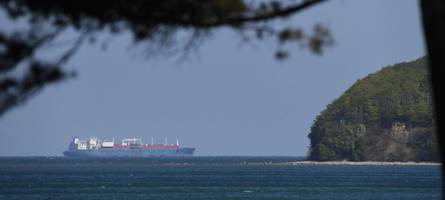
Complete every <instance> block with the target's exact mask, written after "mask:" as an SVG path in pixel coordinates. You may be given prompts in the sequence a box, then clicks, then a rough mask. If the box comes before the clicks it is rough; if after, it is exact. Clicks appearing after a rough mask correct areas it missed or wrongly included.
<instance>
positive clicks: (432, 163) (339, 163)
mask: <svg viewBox="0 0 445 200" xmlns="http://www.w3.org/2000/svg"><path fill="white" fill-rule="evenodd" d="M286 164H289V165H378V166H393V165H404V166H441V165H442V163H437V162H411V161H410V162H378V161H363V162H353V161H294V162H288V163H286Z"/></svg>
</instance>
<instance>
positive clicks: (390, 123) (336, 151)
mask: <svg viewBox="0 0 445 200" xmlns="http://www.w3.org/2000/svg"><path fill="white" fill-rule="evenodd" d="M430 90H431V89H430V86H429V81H428V75H427V68H426V60H425V58H420V59H418V60H415V61H412V62H405V63H399V64H396V65H394V66H389V67H385V68H383V69H382V70H380V71H379V72H377V73H373V74H370V75H368V76H367V77H365V78H364V79H361V80H358V81H357V82H356V83H355V84H354V85H352V86H351V87H350V88H349V89H348V90H347V91H346V92H345V93H344V94H343V95H342V96H341V97H340V98H338V99H336V100H335V101H333V102H332V103H331V104H329V105H328V106H327V108H326V109H325V110H324V111H322V113H321V114H320V115H319V116H318V117H317V118H316V120H315V122H314V124H313V125H312V127H311V132H310V134H309V138H310V140H311V147H310V151H309V159H310V160H352V161H363V160H375V161H411V160H413V161H438V160H439V155H438V147H437V139H436V136H435V132H434V125H433V116H432V99H431V91H430Z"/></svg>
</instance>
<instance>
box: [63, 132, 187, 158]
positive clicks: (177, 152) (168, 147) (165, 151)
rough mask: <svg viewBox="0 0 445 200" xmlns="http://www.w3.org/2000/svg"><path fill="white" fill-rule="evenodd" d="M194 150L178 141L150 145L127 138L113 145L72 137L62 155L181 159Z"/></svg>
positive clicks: (107, 142)
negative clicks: (182, 145) (180, 144)
mask: <svg viewBox="0 0 445 200" xmlns="http://www.w3.org/2000/svg"><path fill="white" fill-rule="evenodd" d="M194 152H195V148H190V147H180V146H179V141H178V140H176V144H167V138H166V139H165V143H164V144H154V143H153V138H152V142H151V144H144V143H142V139H140V138H127V139H123V140H122V142H121V143H120V144H119V143H115V142H114V139H113V140H111V141H106V140H101V139H99V138H97V137H91V138H88V139H85V140H81V139H79V138H78V137H74V138H73V140H72V141H71V142H70V144H69V147H68V150H66V151H64V152H63V155H65V156H66V157H70V158H146V157H181V156H193V153H194Z"/></svg>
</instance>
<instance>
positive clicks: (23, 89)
mask: <svg viewBox="0 0 445 200" xmlns="http://www.w3.org/2000/svg"><path fill="white" fill-rule="evenodd" d="M323 1H325V0H306V1H301V2H296V3H292V4H287V5H285V4H284V3H281V2H279V1H271V2H268V3H257V4H246V2H245V1H243V0H200V1H197V0H163V1H146V0H132V1H124V0H90V1H78V0H65V1H60V0H39V1H35V0H0V8H2V10H3V12H4V13H6V15H7V16H8V17H9V20H10V21H11V22H12V23H14V22H15V21H18V20H22V21H26V24H28V29H27V30H24V31H19V32H17V31H16V32H8V30H3V29H4V28H5V27H0V116H1V115H2V114H4V113H5V112H6V111H8V110H9V109H11V108H13V107H14V106H16V105H18V104H20V103H23V102H25V101H26V100H27V99H28V98H29V97H31V96H32V95H33V94H35V93H37V92H38V91H40V90H41V89H42V88H44V87H45V86H46V85H48V84H51V83H54V82H58V81H60V80H63V79H65V78H67V77H72V76H73V74H72V73H68V72H65V71H64V70H62V67H63V65H64V64H65V63H67V62H68V61H69V59H70V58H71V57H72V56H73V55H74V54H75V53H76V52H77V50H78V49H79V47H80V46H81V45H82V43H84V41H87V40H86V39H87V38H90V39H91V38H93V39H91V40H94V37H96V36H97V35H99V34H95V33H99V32H104V31H107V32H110V33H112V34H119V33H122V32H124V31H130V32H131V33H132V35H133V39H134V42H135V43H136V44H139V43H140V44H145V43H146V42H148V43H147V44H146V45H154V46H156V45H158V46H161V47H162V49H164V50H166V51H168V50H169V49H173V48H175V46H178V45H181V44H178V42H176V41H174V39H173V38H174V36H175V34H177V32H178V31H180V30H185V31H189V33H190V35H191V36H190V37H189V38H190V40H189V41H186V42H183V44H182V45H183V47H180V48H176V51H174V52H181V51H182V52H185V54H184V55H186V54H187V53H186V52H187V51H189V50H191V49H194V48H196V47H197V46H198V45H199V44H200V43H199V42H196V41H202V38H203V37H206V36H207V35H208V34H206V33H208V32H210V31H213V30H215V29H216V28H218V27H230V28H232V29H233V30H235V31H236V32H239V33H240V35H243V37H250V38H256V39H259V40H261V39H263V38H264V37H265V36H267V37H276V38H278V41H279V49H277V53H276V55H275V56H276V58H277V59H284V58H286V57H288V55H289V53H288V52H287V51H286V50H285V49H284V44H285V43H289V42H297V43H300V44H301V45H304V46H307V47H308V48H309V49H310V50H312V51H313V52H314V53H316V54H321V53H322V51H323V49H324V47H326V46H329V45H332V40H333V39H332V37H331V35H330V32H329V30H328V29H327V28H325V27H323V26H321V25H319V24H317V25H315V26H314V29H313V32H312V33H310V34H305V33H304V31H303V30H302V29H300V28H298V27H286V28H281V29H280V28H276V27H272V26H270V25H268V23H267V22H268V21H270V20H274V19H277V18H287V17H290V16H292V15H294V14H296V13H299V12H301V11H303V10H305V9H307V8H310V7H312V6H314V5H317V4H319V3H321V2H323ZM69 27H71V28H74V29H75V30H76V31H77V33H78V39H77V40H76V41H75V42H73V43H72V44H71V45H72V46H71V47H70V48H68V49H67V50H66V52H65V53H63V54H62V56H61V57H60V58H53V59H52V60H42V59H40V58H37V57H36V56H35V54H36V52H37V51H39V50H40V49H41V48H42V47H43V46H45V45H46V46H49V44H51V43H52V42H54V40H56V39H57V38H58V37H59V35H61V33H62V32H63V31H64V30H66V29H67V28H69ZM265 30H267V31H265ZM148 48H150V47H148ZM162 49H161V50H162ZM178 49H179V51H178ZM157 51H158V49H157ZM19 66H20V67H24V68H26V69H27V70H25V73H24V74H23V75H22V76H21V77H15V76H12V75H11V72H13V71H15V69H16V68H18V67H19Z"/></svg>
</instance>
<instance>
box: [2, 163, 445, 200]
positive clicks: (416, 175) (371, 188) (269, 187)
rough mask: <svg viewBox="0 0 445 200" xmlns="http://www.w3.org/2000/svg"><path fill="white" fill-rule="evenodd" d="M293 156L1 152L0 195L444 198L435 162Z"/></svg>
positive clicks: (10, 199)
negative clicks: (326, 161) (317, 161)
mask: <svg viewBox="0 0 445 200" xmlns="http://www.w3.org/2000/svg"><path fill="white" fill-rule="evenodd" d="M299 159H301V158H296V157H275V156H272V157H243V156H217V157H213V156H202V157H189V158H150V159H68V158H64V157H3V158H0V199H8V200H13V199H20V200H22V199H42V200H49V199H76V200H77V199H84V200H87V199H104V200H105V199H106V200H116V199H167V200H169V199H173V200H175V199H181V200H182V199H191V200H193V199H202V200H210V199H250V200H255V199H341V200H348V199H354V200H355V199H391V200H394V199H404V200H405V199H413V200H419V199H428V200H431V199H442V195H443V194H442V178H441V171H440V166H427V165H425V166H419V165H392V166H388V165H358V166H355V165H314V164H300V165H291V164H289V162H292V161H295V160H299Z"/></svg>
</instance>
